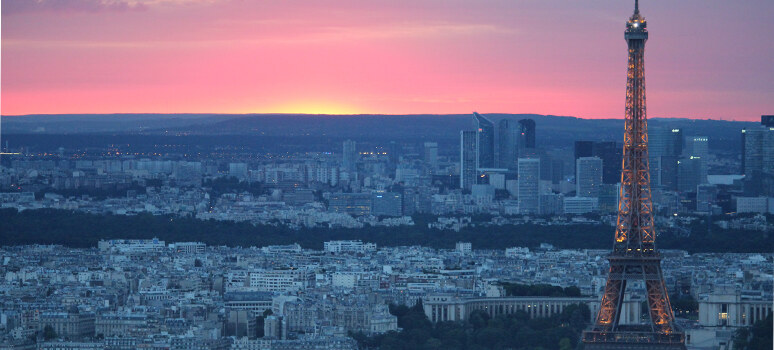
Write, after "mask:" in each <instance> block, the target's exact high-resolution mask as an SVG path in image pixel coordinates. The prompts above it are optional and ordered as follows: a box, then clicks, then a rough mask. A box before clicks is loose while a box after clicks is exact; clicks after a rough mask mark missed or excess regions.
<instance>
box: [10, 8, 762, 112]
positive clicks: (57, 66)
mask: <svg viewBox="0 0 774 350" xmlns="http://www.w3.org/2000/svg"><path fill="white" fill-rule="evenodd" d="M632 7H633V0H632V1H628V0H627V1H621V0H594V1H566V0H544V1H517V0H483V1H469V0H395V1H389V2H378V1H363V0H321V1H301V0H287V1H268V0H267V1H263V0H261V1H244V0H242V1H240V0H56V1H54V0H37V1H30V0H3V1H2V78H1V80H2V81H1V82H0V83H1V84H2V101H1V102H2V105H1V108H2V110H0V113H2V115H22V114H66V113H71V114H72V113H308V114H452V113H458V114H461V113H469V112H471V111H473V110H478V111H482V112H484V111H486V112H498V113H536V114H551V115H567V116H577V117H582V118H622V117H623V113H624V97H625V96H624V91H625V82H626V76H625V74H626V42H625V41H624V38H623V32H624V28H625V27H624V23H625V21H626V19H627V18H628V16H629V15H630V14H631V12H632ZM640 9H641V12H642V14H643V15H644V16H645V18H646V19H647V20H648V27H649V30H650V40H649V41H648V49H647V51H646V62H647V63H646V68H645V71H646V77H647V88H648V96H647V97H648V116H649V117H652V118H664V117H676V118H701V119H707V118H712V119H726V120H748V121H753V120H758V119H759V118H760V115H762V114H772V113H774V84H772V81H774V65H772V63H771V60H772V57H774V42H772V41H771V40H770V38H769V36H770V33H772V32H774V25H773V24H772V23H771V21H770V19H769V16H770V13H774V1H771V0H750V1H744V2H728V1H721V0H683V1H679V2H674V1H667V0H653V1H641V3H640Z"/></svg>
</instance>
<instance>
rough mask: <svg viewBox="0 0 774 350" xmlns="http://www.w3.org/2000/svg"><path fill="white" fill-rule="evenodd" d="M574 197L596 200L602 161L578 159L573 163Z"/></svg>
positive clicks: (600, 182)
mask: <svg viewBox="0 0 774 350" xmlns="http://www.w3.org/2000/svg"><path fill="white" fill-rule="evenodd" d="M575 169H576V171H575V196H577V197H591V198H598V197H599V190H600V187H601V186H602V159H600V158H599V157H580V158H578V160H576V161H575Z"/></svg>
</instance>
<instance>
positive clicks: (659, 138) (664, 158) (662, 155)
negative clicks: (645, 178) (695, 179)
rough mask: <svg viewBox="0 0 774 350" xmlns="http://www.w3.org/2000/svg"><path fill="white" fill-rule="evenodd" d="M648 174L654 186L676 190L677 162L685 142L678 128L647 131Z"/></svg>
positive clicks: (681, 131)
mask: <svg viewBox="0 0 774 350" xmlns="http://www.w3.org/2000/svg"><path fill="white" fill-rule="evenodd" d="M648 143H649V148H648V150H649V152H650V159H649V161H650V163H652V164H651V168H650V173H651V178H652V179H654V180H657V181H654V182H653V184H654V185H659V186H661V187H663V188H665V189H667V190H673V191H674V190H677V176H678V172H677V162H678V161H679V160H680V156H681V155H682V154H683V148H684V145H685V140H684V139H683V130H682V129H679V128H660V129H658V128H654V129H650V130H648Z"/></svg>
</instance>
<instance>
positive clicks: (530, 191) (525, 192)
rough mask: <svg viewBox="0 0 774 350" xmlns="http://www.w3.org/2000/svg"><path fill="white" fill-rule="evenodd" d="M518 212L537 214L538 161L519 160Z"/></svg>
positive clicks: (538, 199)
mask: <svg viewBox="0 0 774 350" xmlns="http://www.w3.org/2000/svg"><path fill="white" fill-rule="evenodd" d="M518 173H519V186H518V189H519V190H518V196H519V212H520V213H522V214H538V212H539V210H540V159H530V158H519V171H518Z"/></svg>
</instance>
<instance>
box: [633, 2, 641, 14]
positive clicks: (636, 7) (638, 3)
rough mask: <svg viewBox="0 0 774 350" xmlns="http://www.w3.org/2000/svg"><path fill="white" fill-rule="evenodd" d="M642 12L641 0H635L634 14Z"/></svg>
mask: <svg viewBox="0 0 774 350" xmlns="http://www.w3.org/2000/svg"><path fill="white" fill-rule="evenodd" d="M639 13H640V0H634V14H635V15H636V14H639Z"/></svg>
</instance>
